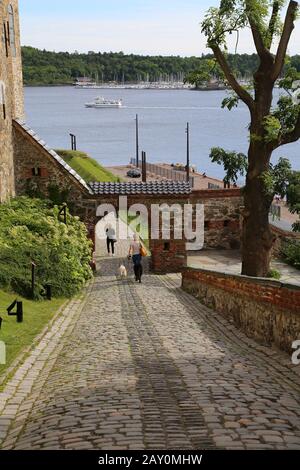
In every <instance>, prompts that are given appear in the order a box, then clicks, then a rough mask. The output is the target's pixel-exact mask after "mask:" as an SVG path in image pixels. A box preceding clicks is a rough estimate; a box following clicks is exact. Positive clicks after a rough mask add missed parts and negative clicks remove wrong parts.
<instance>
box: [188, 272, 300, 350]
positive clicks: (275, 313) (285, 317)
mask: <svg viewBox="0 0 300 470" xmlns="http://www.w3.org/2000/svg"><path fill="white" fill-rule="evenodd" d="M182 287H183V289H184V290H186V291H187V292H189V293H190V294H192V295H194V296H195V297H196V298H197V299H199V301H200V302H201V303H202V304H204V305H206V306H207V307H210V308H212V309H214V310H215V311H216V312H218V313H220V314H221V315H222V316H224V317H226V318H228V319H229V320H231V321H233V323H234V324H235V326H236V327H237V328H239V329H241V330H242V331H243V332H244V333H246V334H247V335H248V336H249V337H251V338H254V339H255V340H257V341H259V342H260V343H263V344H265V345H272V344H275V345H276V346H277V347H279V348H280V349H282V350H284V351H287V352H289V353H290V352H291V350H292V349H291V348H292V343H293V341H296V340H297V339H300V286H296V285H290V284H284V283H281V282H279V281H273V280H269V279H261V278H258V279H256V278H250V277H247V276H239V275H231V274H225V273H219V272H214V271H209V270H204V269H193V268H187V269H185V270H184V272H183V279H182Z"/></svg>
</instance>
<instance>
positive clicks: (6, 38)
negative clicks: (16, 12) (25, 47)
mask: <svg viewBox="0 0 300 470" xmlns="http://www.w3.org/2000/svg"><path fill="white" fill-rule="evenodd" d="M2 41H3V42H4V44H5V54H6V57H8V55H9V54H8V46H9V42H8V33H7V29H6V23H3V39H2Z"/></svg>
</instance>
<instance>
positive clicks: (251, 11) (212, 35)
mask: <svg viewBox="0 0 300 470" xmlns="http://www.w3.org/2000/svg"><path fill="white" fill-rule="evenodd" d="M273 3H274V2H270V1H269V0H247V1H245V0H220V6H219V8H215V7H212V8H210V9H209V10H208V12H207V14H206V15H205V18H204V21H203V22H202V32H203V33H204V34H205V36H206V37H207V43H208V47H211V46H214V45H218V46H221V47H225V48H226V35H227V34H233V33H234V32H238V31H240V30H242V29H244V28H245V27H249V26H250V22H251V23H252V24H255V27H256V28H257V30H258V31H259V32H260V33H261V35H262V38H263V40H264V43H265V46H266V47H267V48H270V47H271V45H272V39H273V36H278V35H279V34H280V33H281V31H282V23H281V16H280V12H281V10H282V8H283V7H284V4H285V3H286V1H285V0H278V1H277V5H278V14H277V15H276V16H275V17H274V18H273V19H272V28H271V29H272V32H273V34H271V31H270V23H271V22H270V19H271V7H272V4H273Z"/></svg>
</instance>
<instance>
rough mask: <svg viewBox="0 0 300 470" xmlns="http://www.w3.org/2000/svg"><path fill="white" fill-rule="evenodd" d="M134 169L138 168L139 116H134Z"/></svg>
mask: <svg viewBox="0 0 300 470" xmlns="http://www.w3.org/2000/svg"><path fill="white" fill-rule="evenodd" d="M135 144H136V167H137V168H138V167H139V153H140V150H139V116H138V114H137V115H136V116H135Z"/></svg>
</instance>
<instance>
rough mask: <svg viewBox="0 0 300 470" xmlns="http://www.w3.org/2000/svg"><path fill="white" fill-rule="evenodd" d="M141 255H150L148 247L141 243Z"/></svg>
mask: <svg viewBox="0 0 300 470" xmlns="http://www.w3.org/2000/svg"><path fill="white" fill-rule="evenodd" d="M140 255H141V256H144V257H145V256H147V255H148V252H147V250H146V248H145V247H144V245H141V249H140Z"/></svg>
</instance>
